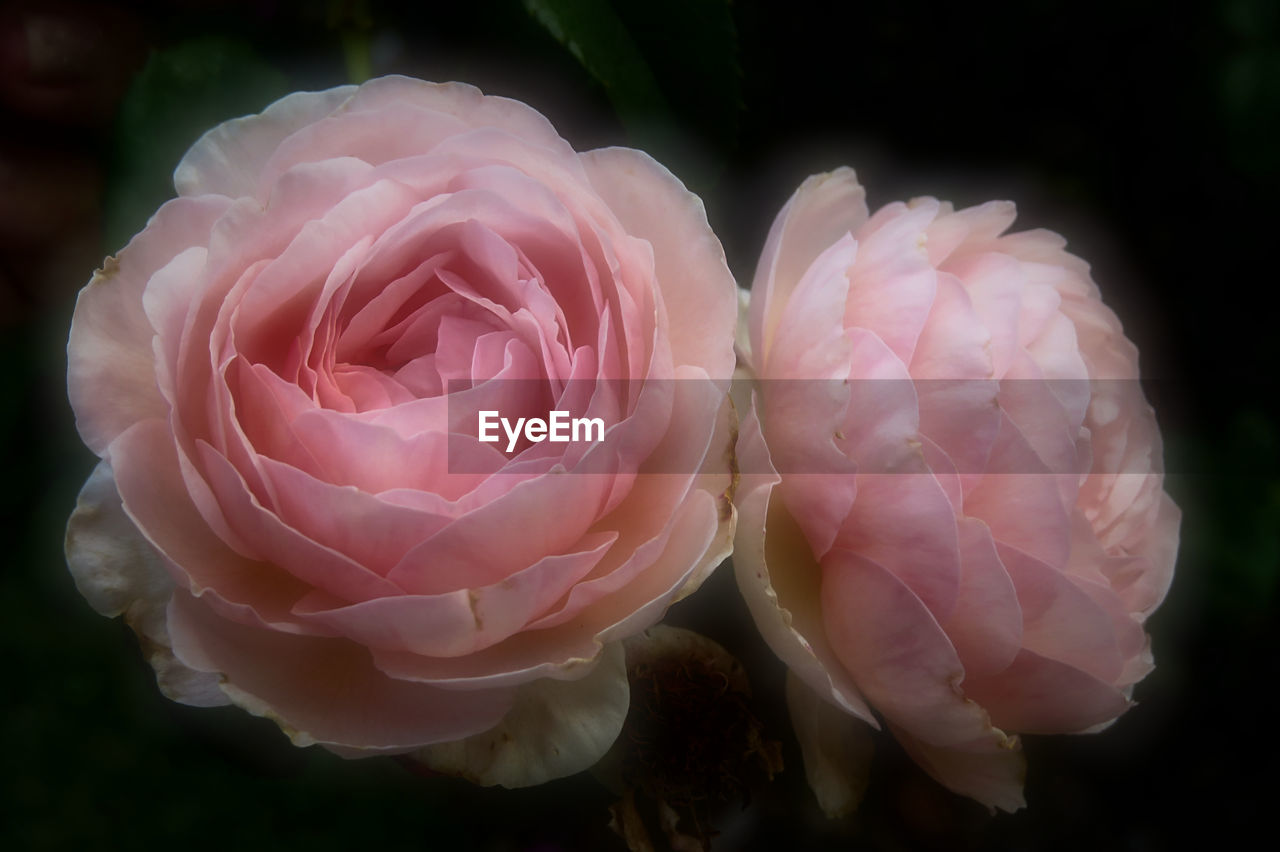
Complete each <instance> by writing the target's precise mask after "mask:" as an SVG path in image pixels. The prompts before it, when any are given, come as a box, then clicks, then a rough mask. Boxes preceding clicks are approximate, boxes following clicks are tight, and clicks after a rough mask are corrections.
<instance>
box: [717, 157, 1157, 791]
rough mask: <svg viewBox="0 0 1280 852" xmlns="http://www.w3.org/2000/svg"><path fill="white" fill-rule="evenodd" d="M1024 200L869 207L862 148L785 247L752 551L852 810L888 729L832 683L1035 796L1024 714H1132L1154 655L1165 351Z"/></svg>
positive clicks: (757, 346) (1075, 720)
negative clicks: (1149, 620) (1106, 297)
mask: <svg viewBox="0 0 1280 852" xmlns="http://www.w3.org/2000/svg"><path fill="white" fill-rule="evenodd" d="M1013 220H1014V208H1013V205H1012V204H1008V203H1004V202H991V203H988V204H983V205H980V206H978V207H973V208H969V209H966V210H961V211H954V210H952V208H951V206H950V205H949V204H946V203H940V202H938V201H936V200H935V199H932V198H924V199H917V200H915V201H913V202H911V203H910V204H901V203H898V204H891V205H889V206H887V207H885V208H884V209H882V210H880V211H879V212H878V213H876V214H875V215H874V216H871V217H868V213H867V207H866V204H865V201H864V192H863V189H862V187H861V186H859V185H858V182H857V180H856V178H855V177H854V174H853V172H852V171H850V170H849V169H839V170H837V171H835V172H832V173H830V174H824V175H816V176H814V177H811V178H809V179H808V180H807V181H805V182H804V184H803V185H801V187H800V188H799V189H798V190H797V191H796V193H795V195H794V196H793V197H792V198H791V200H790V201H789V202H788V203H787V205H786V206H785V207H784V208H783V209H782V211H781V213H779V215H778V218H777V220H776V221H775V222H774V225H773V229H772V230H771V231H770V233H769V238H768V241H767V243H766V245H765V249H764V253H763V256H762V257H761V260H760V266H759V269H758V270H757V273H756V278H755V282H754V285H753V289H752V291H751V299H750V309H749V320H748V321H747V330H746V334H745V337H746V338H749V339H748V340H744V341H743V343H742V347H743V348H744V349H745V350H747V351H746V352H744V355H745V360H746V362H747V364H748V366H749V368H750V371H751V373H752V374H753V377H754V379H755V380H756V385H755V392H754V410H753V412H752V413H751V414H750V415H749V416H748V417H746V418H745V420H744V423H743V427H742V434H741V437H740V440H739V444H738V454H739V463H740V465H741V467H742V469H743V471H744V475H743V478H742V482H741V485H740V488H739V491H738V495H739V496H738V500H739V510H740V512H741V522H740V524H739V526H738V539H737V547H736V554H735V558H734V561H735V563H736V570H737V577H738V582H739V585H740V587H741V589H742V592H743V594H744V596H745V597H746V599H747V601H748V603H749V605H750V607H751V610H752V613H753V615H754V617H755V620H756V623H757V624H758V625H759V628H760V630H761V631H762V633H763V634H764V636H765V638H766V639H767V640H768V642H769V643H770V645H771V646H772V647H773V649H774V651H775V652H776V653H777V654H778V655H779V656H780V657H781V658H782V659H783V660H784V661H785V662H786V663H787V664H788V666H789V667H790V670H791V674H792V675H794V678H795V681H794V682H793V683H792V684H791V685H790V688H789V690H788V693H789V698H790V700H791V703H792V714H793V718H794V719H795V720H796V725H797V730H798V733H799V735H800V739H801V743H802V746H804V748H805V752H806V769H807V771H808V774H809V777H810V781H811V783H812V784H813V785H814V787H815V791H816V792H817V793H818V794H819V798H820V799H821V800H822V803H823V805H824V807H826V808H827V809H828V810H831V811H839V810H842V809H847V808H848V807H850V806H851V805H852V804H853V803H854V800H855V799H856V796H857V794H858V790H857V787H858V782H857V781H856V780H853V781H851V780H850V779H849V777H848V772H847V767H846V769H845V770H841V769H840V768H839V767H837V766H834V765H833V764H832V761H831V755H832V754H833V751H832V749H835V748H843V749H847V750H848V751H849V752H850V753H851V754H854V755H858V754H862V755H863V756H865V748H863V747H862V746H860V745H859V744H858V740H857V737H858V736H859V735H858V734H857V733H856V732H844V733H842V734H841V736H840V737H836V738H835V739H834V740H832V738H831V737H829V736H827V735H824V734H823V733H822V732H821V731H820V730H819V728H821V727H822V726H821V725H818V724H816V723H815V722H814V720H815V719H819V718H825V717H826V716H835V715H838V714H834V712H833V710H830V709H828V707H829V705H834V706H835V707H838V708H840V709H841V710H843V711H844V712H845V713H846V714H850V716H849V717H844V718H851V717H857V718H858V719H861V720H863V721H865V722H866V723H868V724H870V725H871V726H873V727H878V723H877V715H878V716H879V717H880V718H881V719H883V720H884V721H885V722H886V723H887V725H888V726H889V728H890V729H891V730H892V731H893V732H894V735H895V736H896V737H897V739H898V740H899V742H901V743H902V745H903V747H904V748H905V749H906V750H907V751H908V752H909V753H910V754H911V755H912V757H913V758H914V759H915V760H916V761H917V762H918V763H919V764H920V765H921V766H922V767H923V768H924V769H925V770H926V771H928V772H929V773H930V774H931V775H933V777H935V778H936V779H938V780H939V781H940V782H941V783H942V784H944V785H945V786H947V787H949V788H950V789H952V790H954V791H957V792H959V793H963V794H965V795H968V796H971V797H973V798H975V799H977V800H979V801H981V802H984V803H986V804H988V805H990V806H996V807H1000V808H1003V809H1005V810H1014V809H1016V808H1018V807H1020V806H1022V804H1023V798H1022V779H1023V772H1024V767H1023V759H1022V755H1021V752H1020V749H1019V747H1018V741H1017V737H1016V736H1015V734H1018V733H1027V734H1047V733H1064V732H1081V731H1089V730H1092V729H1096V728H1098V727H1099V726H1102V725H1105V724H1106V723H1108V722H1110V721H1112V720H1114V719H1115V718H1116V717H1117V716H1118V715H1119V714H1121V713H1123V712H1124V711H1125V709H1126V708H1127V707H1129V706H1130V703H1131V701H1130V693H1131V690H1132V687H1133V685H1134V684H1135V683H1136V682H1137V681H1138V680H1140V679H1141V678H1142V677H1143V676H1144V675H1146V674H1147V672H1149V671H1150V670H1151V668H1152V663H1151V655H1150V653H1149V650H1148V639H1147V636H1146V635H1145V633H1144V632H1143V627H1142V624H1143V620H1144V619H1145V618H1146V616H1147V615H1148V614H1150V613H1151V611H1152V610H1153V609H1154V608H1155V607H1156V606H1157V605H1158V604H1159V603H1160V601H1161V599H1162V598H1163V597H1164V594H1165V591H1166V590H1167V588H1168V586H1169V582H1170V580H1171V578H1172V572H1173V563H1174V556H1175V553H1176V550H1177V542H1178V523H1179V512H1178V509H1177V507H1176V506H1175V505H1174V504H1173V502H1172V501H1171V500H1170V499H1169V497H1168V495H1166V494H1165V493H1164V491H1163V475H1162V468H1161V444H1160V435H1159V432H1158V430H1157V428H1156V424H1155V419H1154V416H1153V412H1152V410H1151V408H1150V406H1148V405H1147V403H1146V400H1145V399H1144V397H1143V394H1142V391H1141V388H1140V387H1139V385H1138V382H1137V377H1138V365H1137V351H1136V349H1135V348H1134V346H1133V344H1132V343H1130V342H1129V340H1127V339H1126V338H1125V336H1124V333H1123V331H1122V329H1121V327H1120V322H1119V320H1117V319H1116V317H1115V315H1114V314H1113V313H1112V312H1111V311H1110V310H1109V309H1108V308H1107V307H1106V306H1105V305H1103V303H1102V301H1101V299H1100V297H1099V293H1098V288H1097V287H1096V286H1095V284H1094V283H1093V281H1092V280H1091V278H1090V277H1089V270H1088V266H1087V265H1086V264H1085V263H1084V262H1083V261H1081V260H1080V259H1079V258H1077V257H1074V256H1073V255H1071V254H1068V253H1067V252H1066V251H1065V250H1064V249H1063V246H1064V242H1063V240H1062V239H1061V238H1060V237H1058V236H1057V235H1055V234H1052V233H1049V232H1047V231H1029V232H1023V233H1014V234H1005V233H1004V232H1005V231H1006V229H1008V228H1009V226H1010V225H1011V224H1012V223H1013ZM824 700H825V702H824ZM873 708H874V711H875V715H873ZM824 737H826V745H824ZM841 737H843V739H841ZM832 742H835V745H832ZM824 749H825V750H824Z"/></svg>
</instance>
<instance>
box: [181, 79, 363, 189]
mask: <svg viewBox="0 0 1280 852" xmlns="http://www.w3.org/2000/svg"><path fill="white" fill-rule="evenodd" d="M355 90H356V87H355V86H338V87H337V88H334V89H329V90H327V91H323V92H294V93H293V94H291V95H286V96H285V97H283V98H281V99H280V100H278V101H276V102H275V103H273V104H272V105H271V106H269V107H267V108H266V109H265V110H263V111H262V113H261V114H260V115H247V116H244V117H243V118H236V119H232V120H231V121H224V122H223V123H222V124H219V125H218V126H217V127H215V128H213V129H212V130H210V131H208V132H207V133H205V134H204V135H203V136H201V137H200V138H199V139H198V140H197V141H196V143H195V144H194V145H192V146H191V149H190V150H189V151H187V153H186V154H185V155H184V156H183V157H182V161H181V162H179V163H178V167H177V168H176V169H175V170H174V172H173V185H174V187H175V188H176V189H177V190H178V195H225V196H228V197H229V198H240V197H243V196H254V195H255V193H256V190H257V188H258V175H259V173H261V171H262V167H263V166H264V165H265V164H266V162H267V160H268V159H270V157H271V155H272V154H273V153H274V152H275V150H276V148H277V147H279V145H280V143H281V142H282V141H284V140H285V139H286V138H287V137H288V136H289V135H290V134H292V133H293V132H294V131H296V130H298V129H300V128H302V127H305V126H307V125H308V124H311V123H312V122H315V121H318V120H320V119H321V118H324V117H325V116H326V115H328V114H329V113H331V112H333V111H334V110H335V109H337V108H338V107H339V106H341V105H342V104H343V103H344V102H345V101H346V100H347V99H348V98H350V97H351V95H352V94H354V93H355ZM258 200H259V201H264V202H265V201H266V199H265V198H259V199H258Z"/></svg>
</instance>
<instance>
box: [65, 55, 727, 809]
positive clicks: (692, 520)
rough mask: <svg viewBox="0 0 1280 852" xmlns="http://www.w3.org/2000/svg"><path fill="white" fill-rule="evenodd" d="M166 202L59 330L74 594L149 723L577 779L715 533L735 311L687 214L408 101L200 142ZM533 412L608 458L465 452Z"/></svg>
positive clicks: (610, 175) (635, 162)
mask: <svg viewBox="0 0 1280 852" xmlns="http://www.w3.org/2000/svg"><path fill="white" fill-rule="evenodd" d="M174 182H175V184H176V186H177V190H178V198H177V199H175V200H173V201H170V202H169V203H167V204H165V205H164V206H163V207H162V208H161V209H160V210H159V211H158V212H157V213H156V215H155V216H154V217H153V218H152V220H151V221H150V222H149V223H148V224H147V227H146V228H145V230H143V231H142V233H140V234H138V236H137V237H135V238H134V239H133V240H132V241H131V242H130V243H129V245H128V246H127V247H126V248H125V249H124V250H123V251H121V252H120V254H119V255H118V256H117V257H115V258H108V260H107V262H106V264H105V265H104V267H103V269H101V270H100V271H98V272H97V273H96V274H95V275H94V276H93V280H92V281H90V282H89V285H88V286H87V287H86V288H85V289H84V291H83V292H82V293H81V294H80V299H79V301H78V303H77V306H76V311H75V318H74V321H73V325H72V330H71V338H70V344H69V347H68V353H69V360H70V368H69V388H70V396H71V401H72V405H73V407H74V408H75V413H76V420H77V425H78V427H79V430H80V434H81V435H82V437H83V438H84V440H85V442H86V443H87V444H88V445H89V447H91V448H92V449H93V450H94V452H96V453H97V454H98V455H99V456H101V458H102V462H101V464H100V465H99V466H98V468H97V470H96V471H95V472H94V474H93V475H92V476H91V477H90V479H89V481H88V483H87V484H86V486H85V489H84V491H83V493H82V495H81V501H80V505H79V507H78V508H77V510H76V513H75V515H73V517H72V519H71V523H70V526H69V530H68V539H67V553H68V559H69V562H70V565H71V569H72V572H73V574H74V575H75V578H76V581H77V583H78V585H79V587H80V590H81V591H82V592H83V593H84V595H85V596H86V597H87V598H88V599H89V601H90V602H91V603H92V604H93V605H94V606H95V607H96V608H97V609H98V610H99V611H100V612H103V613H105V614H113V615H114V614H119V613H124V614H125V615H126V617H127V618H128V619H129V620H130V623H131V624H132V625H133V627H134V629H135V630H136V631H137V632H138V633H139V634H140V636H141V637H142V639H143V645H144V648H145V649H146V650H147V652H148V654H149V656H150V659H151V662H152V664H153V665H154V666H155V668H156V670H157V673H158V676H159V681H160V685H161V688H162V689H163V690H164V691H165V693H166V694H167V695H169V696H170V697H172V698H174V699H176V700H179V701H184V702H188V703H193V704H222V703H227V702H233V703H235V704H238V705H240V706H242V707H244V708H246V709H248V710H250V711H251V712H254V713H257V714H260V715H265V716H269V717H271V718H273V719H275V720H277V721H278V722H279V723H280V725H281V726H282V727H283V728H284V729H285V730H286V731H287V732H289V733H290V735H291V736H292V738H293V739H294V741H295V742H296V743H298V744H307V743H312V742H318V743H322V744H325V745H327V746H330V747H332V748H334V749H335V750H337V751H339V752H341V753H344V754H365V753H370V752H382V753H387V752H408V751H417V753H418V754H419V756H420V757H422V758H423V759H424V760H426V761H427V762H428V763H429V764H431V765H432V766H435V767H437V768H441V769H446V770H450V771H457V772H460V773H464V774H468V775H471V776H472V777H474V778H476V779H478V780H480V781H483V782H486V783H503V784H508V785H519V784H528V783H535V782H537V781H541V780H544V779H546V778H551V777H556V776H558V775H564V774H567V773H570V772H573V771H576V770H578V769H581V768H583V767H584V766H586V765H589V764H590V763H591V762H593V761H594V760H595V759H596V757H598V756H599V755H600V754H601V753H603V751H604V750H605V749H606V748H607V747H608V745H609V743H610V742H611V741H612V739H613V737H614V736H615V735H616V733H617V731H618V730H619V728H620V727H621V724H622V719H623V716H624V715H625V713H626V708H627V685H626V678H625V672H624V671H623V666H622V659H621V652H620V650H619V643H618V640H621V639H622V638H625V637H627V636H630V635H633V634H636V633H638V632H639V631H641V630H643V629H645V628H647V627H649V626H650V625H652V624H653V623H654V622H656V621H657V620H658V619H659V618H660V617H661V616H662V614H663V612H664V611H665V609H666V607H667V606H668V605H669V604H670V603H671V602H672V601H674V600H675V599H677V598H678V597H680V596H682V595H684V594H687V593H688V592H690V591H692V589H693V588H696V586H697V585H698V584H699V583H700V582H701V580H702V579H703V578H704V577H705V576H706V574H707V573H708V572H709V571H710V570H711V569H713V568H714V567H715V566H716V564H717V563H718V562H720V560H721V559H722V558H723V557H724V556H725V555H726V553H727V551H728V550H729V547H730V542H731V538H732V528H733V520H734V511H733V507H732V506H731V505H730V502H729V501H730V500H731V477H730V469H729V461H728V453H727V448H728V445H729V441H730V438H729V434H730V431H731V427H730V424H729V422H728V413H727V412H728V405H727V398H726V395H725V390H726V388H727V383H728V379H729V377H730V374H731V372H732V370H733V362H734V354H733V327H734V321H735V313H736V305H735V288H734V286H733V280H732V278H731V276H730V274H729V271H728V269H727V267H726V265H725V261H724V257H723V252H722V250H721V247H720V244H719V242H718V241H717V240H716V238H715V236H714V235H713V234H712V232H711V230H710V229H709V227H708V225H707V221H706V216H705V213H704V211H703V208H702V205H701V203H700V201H699V200H698V198H697V197H695V196H694V195H692V194H690V193H689V192H688V191H686V190H685V188H684V186H683V185H682V184H681V183H680V182H679V181H678V180H677V179H676V178H674V177H673V176H672V175H671V174H670V173H669V172H668V171H666V170H665V169H664V168H663V167H662V166H660V165H658V164H657V163H656V162H654V161H653V160H652V159H651V158H649V157H648V156H646V155H645V154H642V153H640V152H638V151H633V150H627V149H620V148H611V149H603V150H598V151H592V152H589V153H585V154H578V153H575V152H574V151H573V150H572V149H571V148H570V147H569V145H568V144H567V143H566V142H565V141H564V140H563V139H561V138H560V137H559V136H558V135H557V134H556V132H555V131H554V129H553V128H552V127H551V125H550V124H549V123H548V122H547V120H546V119H545V118H543V117H542V116H541V115H540V114H539V113H537V112H535V111H534V110H532V109H530V108H529V107H527V106H525V105H524V104H521V103H518V102H515V101H511V100H507V99H504V98H497V97H486V96H484V95H482V94H481V93H480V92H479V91H477V90H476V89H474V88H472V87H470V86H465V85H460V84H445V85H436V84H432V83H425V82H422V81H418V80H412V79H407V78H403V77H388V78H383V79H377V80H373V81H371V82H368V83H366V84H364V85H362V86H360V87H359V88H355V87H350V86H348V87H343V88H338V89H332V90H329V91H325V92H316V93H299V94H295V95H291V96H289V97H287V98H284V99H283V100H281V101H279V102H277V103H275V104H273V105H272V106H271V107H269V108H268V109H267V110H266V111H265V112H263V113H262V114H261V115H256V116H250V117H247V118H242V119H238V120H235V121H230V122H227V123H225V124H223V125H221V126H219V127H216V128H214V129H213V130H211V131H210V132H209V133H207V134H205V136H204V137H203V138H202V139H200V141H199V142H197V143H196V145H195V146H194V147H193V148H192V149H191V150H190V151H189V152H188V153H187V155H186V157H185V158H184V159H183V160H182V162H181V164H180V165H179V166H178V168H177V171H176V173H175V175H174ZM553 409H559V410H565V411H567V412H569V413H571V414H572V415H574V416H575V417H576V416H586V417H592V418H594V417H599V418H600V419H601V420H602V421H603V422H604V427H605V430H604V431H605V434H604V438H603V440H593V441H590V442H588V441H586V440H585V436H584V440H582V441H578V442H574V443H551V442H550V441H541V442H538V441H522V442H521V444H520V446H518V447H516V448H515V449H514V450H513V451H512V452H510V453H508V452H505V450H506V449H507V448H506V446H505V443H506V442H505V440H504V441H502V442H500V443H489V442H484V441H481V440H479V436H478V424H477V417H478V413H479V412H480V411H482V410H494V411H497V412H498V413H499V414H501V415H502V416H510V417H511V419H512V420H514V419H515V418H516V417H517V416H532V415H534V414H540V415H542V416H544V417H545V416H547V413H548V412H549V411H550V410H553ZM597 437H598V436H597ZM424 747H425V748H424Z"/></svg>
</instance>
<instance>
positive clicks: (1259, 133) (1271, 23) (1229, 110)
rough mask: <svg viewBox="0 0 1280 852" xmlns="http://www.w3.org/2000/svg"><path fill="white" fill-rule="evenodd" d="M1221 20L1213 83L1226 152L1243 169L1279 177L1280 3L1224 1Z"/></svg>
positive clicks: (1264, 175)
mask: <svg viewBox="0 0 1280 852" xmlns="http://www.w3.org/2000/svg"><path fill="white" fill-rule="evenodd" d="M1220 16H1221V28H1222V32H1223V36H1224V38H1223V43H1222V54H1223V55H1222V57H1221V59H1220V60H1219V67H1218V74H1217V76H1218V80H1217V83H1218V90H1219V92H1218V95H1219V106H1220V111H1221V113H1222V120H1223V125H1224V130H1225V131H1226V134H1227V137H1228V149H1229V152H1230V154H1231V157H1232V159H1233V160H1234V161H1235V164H1236V165H1237V166H1238V167H1239V168H1240V169H1241V170H1242V171H1245V172H1246V173H1249V174H1252V175H1254V176H1255V177H1259V178H1267V179H1272V180H1274V179H1277V178H1280V150H1278V149H1277V145H1276V140H1277V139H1280V4H1277V3H1275V2H1274V0H1228V2H1225V3H1223V4H1221V7H1220Z"/></svg>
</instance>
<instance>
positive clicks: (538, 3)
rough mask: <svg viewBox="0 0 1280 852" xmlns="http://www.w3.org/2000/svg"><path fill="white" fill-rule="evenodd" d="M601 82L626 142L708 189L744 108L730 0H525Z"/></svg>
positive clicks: (698, 187) (734, 137)
mask: <svg viewBox="0 0 1280 852" xmlns="http://www.w3.org/2000/svg"><path fill="white" fill-rule="evenodd" d="M523 2H524V6H525V8H526V9H527V10H528V12H529V14H530V15H532V16H533V17H534V18H535V19H536V20H537V21H538V22H539V23H540V24H541V25H542V26H543V27H545V28H546V30H547V32H549V33H550V34H551V36H552V37H553V38H555V39H556V40H557V41H558V42H560V43H561V44H562V45H564V47H565V48H566V49H567V50H568V51H569V52H570V53H571V54H573V56H574V57H575V58H576V59H577V60H578V62H579V63H581V65H582V67H583V68H584V69H585V70H586V71H587V72H588V73H589V74H590V75H591V76H592V78H593V79H595V80H596V81H597V82H598V83H599V84H600V85H601V86H602V87H603V88H604V90H605V92H606V94H607V95H608V97H609V101H610V103H612V104H613V107H614V109H615V110H616V111H617V113H618V117H619V118H620V119H621V120H622V123H623V126H624V127H625V128H626V130H627V134H628V137H629V140H628V141H629V142H630V144H632V145H634V146H635V147H638V148H642V149H644V150H646V151H649V152H650V153H652V154H653V155H654V156H655V157H657V159H658V160H659V161H661V162H663V163H666V164H667V165H668V166H669V167H671V168H672V169H673V170H674V171H675V172H676V173H677V174H679V175H681V176H682V177H683V178H684V180H685V182H686V183H688V184H689V185H690V186H691V187H692V188H693V189H695V191H705V190H706V189H708V188H709V187H710V186H711V185H712V184H713V183H714V182H715V179H716V178H717V177H718V175H719V173H720V171H721V170H722V168H723V164H724V160H725V155H726V154H727V153H729V152H731V151H732V150H733V149H734V148H735V147H736V145H737V141H738V131H739V127H740V121H739V117H740V113H741V111H742V109H743V95H742V71H741V68H740V66H739V63H738V43H737V32H736V29H735V26H734V22H733V17H732V15H731V14H730V6H729V3H728V2H727V0H612V2H601V0H523Z"/></svg>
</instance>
